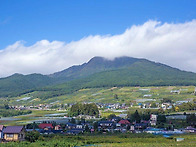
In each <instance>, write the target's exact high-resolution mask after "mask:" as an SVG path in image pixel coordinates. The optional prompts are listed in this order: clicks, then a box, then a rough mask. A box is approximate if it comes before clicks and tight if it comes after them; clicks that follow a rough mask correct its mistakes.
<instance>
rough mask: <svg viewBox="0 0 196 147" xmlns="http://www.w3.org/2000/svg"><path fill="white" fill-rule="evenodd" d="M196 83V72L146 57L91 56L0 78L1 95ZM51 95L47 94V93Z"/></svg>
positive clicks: (60, 92)
mask: <svg viewBox="0 0 196 147" xmlns="http://www.w3.org/2000/svg"><path fill="white" fill-rule="evenodd" d="M123 85H124V86H153V85H154V86H155V85H157V86H164V85H196V73H193V72H186V71H182V70H179V69H177V68H173V67H170V66H168V65H165V64H162V63H156V62H153V61H150V60H147V59H138V58H132V57H118V58H115V59H114V60H108V59H106V58H103V57H94V58H92V59H90V60H89V61H88V62H87V63H84V64H82V65H77V66H71V67H69V68H67V69H65V70H62V71H60V72H56V73H54V74H51V75H42V74H29V75H22V74H18V73H17V74H14V75H12V76H9V77H6V78H0V97H2V96H4V97H7V96H17V95H20V94H23V93H25V92H29V91H39V90H43V91H51V92H50V93H51V96H52V95H53V93H54V95H59V94H60V95H61V94H63V93H65V92H71V91H74V90H78V89H80V88H88V87H112V86H123ZM49 97H50V96H49Z"/></svg>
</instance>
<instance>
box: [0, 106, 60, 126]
mask: <svg viewBox="0 0 196 147" xmlns="http://www.w3.org/2000/svg"><path fill="white" fill-rule="evenodd" d="M54 113H63V111H52V110H50V111H47V110H32V113H31V114H28V115H21V116H15V117H12V118H14V119H18V120H14V121H13V120H10V121H9V120H7V121H1V120H0V124H3V125H5V126H9V125H10V126H13V125H26V124H28V122H29V121H33V120H38V119H39V118H41V117H45V115H46V114H54Z"/></svg>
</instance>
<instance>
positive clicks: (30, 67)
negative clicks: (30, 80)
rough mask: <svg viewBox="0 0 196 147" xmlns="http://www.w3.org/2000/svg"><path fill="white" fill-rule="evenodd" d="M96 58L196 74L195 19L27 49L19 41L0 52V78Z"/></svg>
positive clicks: (49, 70) (52, 69) (44, 42)
mask: <svg viewBox="0 0 196 147" xmlns="http://www.w3.org/2000/svg"><path fill="white" fill-rule="evenodd" d="M93 56H103V57H106V58H109V59H113V58H114V57H120V56H131V57H137V58H147V59H149V60H153V61H157V62H161V63H165V64H168V65H170V66H173V67H177V68H180V69H183V70H188V71H193V72H196V64H195V63H196V58H195V57H196V20H192V21H190V22H185V23H177V24H173V23H170V24H169V23H161V22H158V21H152V20H149V21H147V22H145V23H144V24H142V25H134V26H131V27H130V28H128V29H127V30H126V31H125V32H124V33H122V34H118V35H104V36H101V35H95V36H91V35H90V36H87V37H84V38H82V39H81V40H79V41H72V42H69V43H66V42H60V41H52V42H49V41H47V40H41V41H38V42H36V43H35V44H33V45H31V46H25V43H24V42H23V41H17V42H16V43H14V44H12V45H9V46H8V47H6V48H5V49H2V50H0V77H4V76H8V75H11V74H13V73H23V74H29V73H42V74H49V73H53V72H56V71H59V70H63V69H65V68H67V67H69V66H72V65H74V64H82V63H83V62H86V61H87V60H89V59H90V58H92V57H93Z"/></svg>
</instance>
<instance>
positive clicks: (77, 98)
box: [9, 86, 196, 105]
mask: <svg viewBox="0 0 196 147" xmlns="http://www.w3.org/2000/svg"><path fill="white" fill-rule="evenodd" d="M172 91H180V92H179V93H175V92H174V93H173V92H172ZM194 92H195V86H163V87H113V88H89V89H80V90H78V91H75V92H73V93H70V94H66V95H62V96H58V97H52V98H48V99H41V98H39V94H40V93H47V92H40V91H39V92H36V91H35V92H33V93H28V94H25V95H22V96H21V97H14V98H10V101H9V103H10V104H13V105H17V104H18V105H19V104H20V105H36V104H40V103H41V104H62V103H76V102H95V103H130V102H152V101H154V102H160V101H161V100H162V99H163V98H169V99H171V100H173V101H174V102H176V101H182V100H191V101H192V100H193V99H195V98H196V96H195V94H194ZM25 97H29V99H24V98H25ZM21 99H24V100H21ZM19 100H20V101H19Z"/></svg>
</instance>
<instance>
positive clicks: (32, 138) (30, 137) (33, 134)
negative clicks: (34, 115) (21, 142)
mask: <svg viewBox="0 0 196 147" xmlns="http://www.w3.org/2000/svg"><path fill="white" fill-rule="evenodd" d="M39 136H40V134H39V132H37V131H32V132H27V133H26V135H25V139H26V140H27V141H29V142H35V141H36V140H38V138H39Z"/></svg>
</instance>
